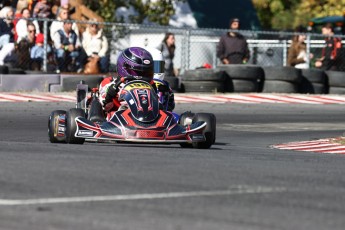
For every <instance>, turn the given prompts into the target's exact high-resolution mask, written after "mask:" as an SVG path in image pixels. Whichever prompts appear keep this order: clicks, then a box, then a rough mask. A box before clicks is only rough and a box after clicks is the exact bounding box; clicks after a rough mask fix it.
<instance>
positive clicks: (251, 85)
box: [226, 79, 259, 93]
mask: <svg viewBox="0 0 345 230" xmlns="http://www.w3.org/2000/svg"><path fill="white" fill-rule="evenodd" d="M226 91H227V92H237V93H249V92H258V91H259V84H258V81H257V80H256V79H232V80H231V79H229V80H228V81H227V84H226Z"/></svg>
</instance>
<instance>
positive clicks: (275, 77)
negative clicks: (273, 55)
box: [262, 66, 302, 93]
mask: <svg viewBox="0 0 345 230" xmlns="http://www.w3.org/2000/svg"><path fill="white" fill-rule="evenodd" d="M263 70H264V73H265V80H264V86H263V90H262V92H264V93H298V91H299V90H298V89H299V84H300V82H301V81H302V71H301V70H300V69H296V68H294V67H275V66H267V67H263Z"/></svg>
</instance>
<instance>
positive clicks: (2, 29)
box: [0, 6, 14, 49]
mask: <svg viewBox="0 0 345 230" xmlns="http://www.w3.org/2000/svg"><path fill="white" fill-rule="evenodd" d="M13 14H14V12H13V9H12V7H10V6H5V7H4V8H2V9H1V11H0V49H1V48H2V47H3V46H4V45H6V44H8V43H10V42H11V43H14V24H13V19H12V18H13Z"/></svg>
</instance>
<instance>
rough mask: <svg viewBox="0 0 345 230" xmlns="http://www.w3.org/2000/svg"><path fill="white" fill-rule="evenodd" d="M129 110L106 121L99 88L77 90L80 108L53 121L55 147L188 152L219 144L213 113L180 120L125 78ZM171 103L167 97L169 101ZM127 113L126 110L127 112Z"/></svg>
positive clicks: (123, 96) (58, 113)
mask: <svg viewBox="0 0 345 230" xmlns="http://www.w3.org/2000/svg"><path fill="white" fill-rule="evenodd" d="M121 83H124V86H123V88H122V90H121V91H120V96H119V101H125V102H126V103H125V106H124V108H121V109H119V110H117V111H115V112H113V114H112V115H111V116H109V119H106V114H105V111H104V110H103V107H102V104H101V102H100V100H99V97H100V95H99V92H98V88H93V89H92V90H91V96H89V97H88V96H87V95H88V93H89V92H88V91H89V88H88V85H86V84H84V83H83V82H81V83H80V84H78V85H77V89H76V94H77V95H76V96H77V101H76V107H75V108H71V109H69V110H68V111H64V110H55V111H53V112H52V113H51V114H50V116H49V121H48V137H49V140H50V142H51V143H69V144H83V143H84V142H85V140H92V139H94V140H102V141H104V140H109V141H116V142H121V143H122V142H134V143H160V144H180V146H181V147H184V148H191V147H193V148H199V149H207V148H210V147H211V146H212V145H213V144H214V143H215V139H216V117H215V115H214V114H212V113H192V112H190V111H188V112H184V113H182V114H181V115H178V114H176V113H173V112H169V111H167V110H166V109H164V103H165V102H164V101H162V100H163V98H164V97H161V96H159V93H158V94H157V92H156V91H155V90H154V89H153V87H152V86H151V85H150V84H149V83H147V82H146V81H142V80H137V79H136V78H135V77H133V76H128V77H125V78H121V81H119V82H117V83H116V85H115V87H116V88H117V89H118V88H119V86H120V84H121ZM156 85H157V86H158V87H157V88H158V92H160V93H161V95H162V93H163V94H166V91H167V89H169V87H168V85H166V84H165V83H164V82H162V81H161V82H159V83H158V84H157V83H156ZM165 98H166V97H165ZM121 107H122V106H121Z"/></svg>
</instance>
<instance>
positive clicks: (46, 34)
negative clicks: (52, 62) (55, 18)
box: [42, 20, 48, 72]
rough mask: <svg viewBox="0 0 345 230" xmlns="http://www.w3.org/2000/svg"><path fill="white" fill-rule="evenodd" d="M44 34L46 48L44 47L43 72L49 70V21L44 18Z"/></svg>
mask: <svg viewBox="0 0 345 230" xmlns="http://www.w3.org/2000/svg"><path fill="white" fill-rule="evenodd" d="M43 34H44V49H43V66H42V67H43V68H42V70H43V72H47V64H48V62H47V60H48V59H47V54H48V52H47V48H48V21H47V20H44V23H43Z"/></svg>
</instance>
